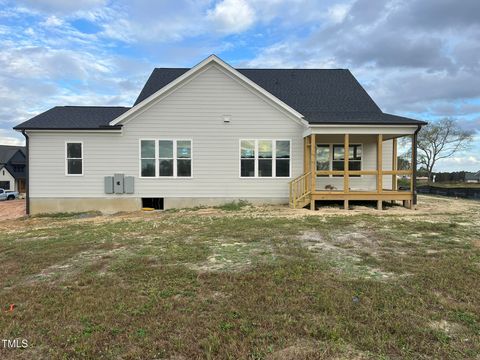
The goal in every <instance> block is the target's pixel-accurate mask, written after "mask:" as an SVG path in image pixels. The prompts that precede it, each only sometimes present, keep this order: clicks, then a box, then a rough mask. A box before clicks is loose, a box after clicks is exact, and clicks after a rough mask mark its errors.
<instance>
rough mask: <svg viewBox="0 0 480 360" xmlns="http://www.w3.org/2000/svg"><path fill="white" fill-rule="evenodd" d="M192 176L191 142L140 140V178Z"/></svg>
mask: <svg viewBox="0 0 480 360" xmlns="http://www.w3.org/2000/svg"><path fill="white" fill-rule="evenodd" d="M191 176H192V141H191V140H183V139H182V140H171V139H168V140H166V139H145V140H143V139H142V140H140V177H145V178H148V177H191Z"/></svg>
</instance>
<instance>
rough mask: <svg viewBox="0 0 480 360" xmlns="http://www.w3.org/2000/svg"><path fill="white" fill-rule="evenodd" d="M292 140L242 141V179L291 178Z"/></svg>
mask: <svg viewBox="0 0 480 360" xmlns="http://www.w3.org/2000/svg"><path fill="white" fill-rule="evenodd" d="M290 158H291V152H290V140H256V139H251V140H240V177H245V178H247V177H267V178H268V177H270V178H272V177H277V178H278V177H290Z"/></svg>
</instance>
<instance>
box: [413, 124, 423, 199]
mask: <svg viewBox="0 0 480 360" xmlns="http://www.w3.org/2000/svg"><path fill="white" fill-rule="evenodd" d="M421 128H422V125H418V128H417V130H415V133H414V134H413V146H412V151H413V156H412V157H413V164H412V168H413V172H412V176H413V179H412V180H413V181H412V184H413V189H412V193H413V205H417V135H418V132H419V131H420V129H421Z"/></svg>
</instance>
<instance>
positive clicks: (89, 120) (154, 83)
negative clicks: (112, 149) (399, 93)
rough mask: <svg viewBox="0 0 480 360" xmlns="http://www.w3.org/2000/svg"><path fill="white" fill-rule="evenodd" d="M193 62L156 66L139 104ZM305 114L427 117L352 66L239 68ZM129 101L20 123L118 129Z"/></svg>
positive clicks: (352, 120)
mask: <svg viewBox="0 0 480 360" xmlns="http://www.w3.org/2000/svg"><path fill="white" fill-rule="evenodd" d="M188 70H189V69H188V68H157V69H154V70H153V72H152V74H151V75H150V77H149V78H148V80H147V82H146V84H145V86H144V87H143V89H142V91H141V92H140V95H139V96H138V98H137V100H136V101H135V104H134V106H135V105H137V104H138V103H140V102H141V101H143V100H145V99H146V98H147V97H149V96H150V95H153V94H154V93H155V92H157V91H158V90H160V89H161V88H163V87H164V86H165V85H167V84H169V83H170V82H172V81H173V80H175V79H176V78H178V77H179V76H181V75H182V74H184V73H185V72H187V71H188ZM237 70H238V71H239V72H240V73H242V74H243V75H244V76H246V77H248V78H249V79H250V80H252V81H253V82H255V83H256V84H258V85H259V86H261V87H262V88H264V89H265V90H267V91H268V92H269V93H271V94H272V95H274V96H276V97H277V98H278V99H280V100H282V101H283V102H284V103H286V104H287V105H289V106H290V107H292V108H293V109H295V110H296V111H298V112H300V113H301V114H303V115H304V117H305V120H307V121H308V122H310V123H311V124H387V125H398V124H405V125H417V124H425V123H424V122H422V121H418V120H414V119H410V118H406V117H401V116H396V115H390V114H385V113H383V112H382V111H381V110H380V108H379V107H378V106H377V104H375V102H374V101H373V100H372V98H371V97H370V96H369V95H368V94H367V92H366V91H365V89H364V88H363V87H362V86H361V85H360V84H359V83H358V81H357V80H356V79H355V77H354V76H353V75H352V73H351V72H350V71H349V70H345V69H237ZM128 109H129V108H128V107H94V106H57V107H54V108H52V109H50V110H48V111H46V112H44V113H42V114H40V115H37V116H35V117H34V118H32V119H30V120H28V121H26V122H24V123H22V124H20V125H18V126H16V127H15V128H14V129H17V130H22V129H97V128H98V129H101V128H103V129H112V127H110V126H108V124H109V122H110V121H112V120H113V119H115V118H116V117H118V116H120V115H121V114H123V113H124V112H125V111H127V110H128Z"/></svg>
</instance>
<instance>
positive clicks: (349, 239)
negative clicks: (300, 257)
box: [298, 231, 398, 280]
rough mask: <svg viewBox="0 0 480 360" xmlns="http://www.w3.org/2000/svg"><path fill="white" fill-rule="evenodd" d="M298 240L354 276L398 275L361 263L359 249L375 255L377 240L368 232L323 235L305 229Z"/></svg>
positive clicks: (379, 278)
mask: <svg viewBox="0 0 480 360" xmlns="http://www.w3.org/2000/svg"><path fill="white" fill-rule="evenodd" d="M298 240H299V241H300V243H301V244H302V246H304V247H305V248H307V249H308V250H310V251H312V252H313V253H315V255H316V256H319V257H323V258H325V259H327V260H329V261H330V262H331V263H332V264H333V265H334V267H335V268H337V270H338V271H340V272H343V273H345V274H347V275H350V276H354V277H363V278H370V279H377V280H388V279H393V278H396V277H398V275H396V274H394V273H392V272H386V271H383V270H382V269H379V268H373V267H370V266H368V265H365V264H362V257H361V256H360V255H359V254H358V253H357V252H359V251H362V252H368V253H369V254H370V255H372V256H375V255H377V251H376V247H377V241H376V240H375V239H373V238H372V237H371V236H369V235H368V233H362V232H353V231H351V232H346V233H339V234H330V235H329V236H323V235H322V234H321V233H320V232H317V231H305V232H303V233H302V234H301V235H300V236H299V237H298Z"/></svg>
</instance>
